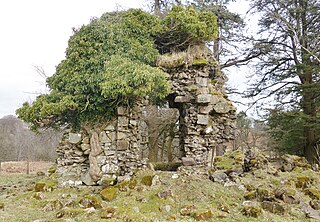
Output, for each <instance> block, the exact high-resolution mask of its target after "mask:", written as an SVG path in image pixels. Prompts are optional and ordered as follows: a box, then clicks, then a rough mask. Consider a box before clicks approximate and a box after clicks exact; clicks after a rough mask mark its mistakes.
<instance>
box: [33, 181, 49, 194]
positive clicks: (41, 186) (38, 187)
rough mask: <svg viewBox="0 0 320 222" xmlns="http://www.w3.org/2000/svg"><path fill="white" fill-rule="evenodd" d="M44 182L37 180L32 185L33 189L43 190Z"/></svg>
mask: <svg viewBox="0 0 320 222" xmlns="http://www.w3.org/2000/svg"><path fill="white" fill-rule="evenodd" d="M45 187H46V183H45V182H42V181H39V182H37V183H36V184H35V185H34V191H36V192H42V191H45Z"/></svg>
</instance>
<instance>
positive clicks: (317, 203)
mask: <svg viewBox="0 0 320 222" xmlns="http://www.w3.org/2000/svg"><path fill="white" fill-rule="evenodd" d="M310 206H311V207H312V208H313V209H315V210H320V200H311V201H310Z"/></svg>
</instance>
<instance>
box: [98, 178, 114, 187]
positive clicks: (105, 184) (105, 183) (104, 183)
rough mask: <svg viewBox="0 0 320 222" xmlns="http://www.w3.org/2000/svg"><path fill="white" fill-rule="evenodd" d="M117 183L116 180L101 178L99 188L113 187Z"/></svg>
mask: <svg viewBox="0 0 320 222" xmlns="http://www.w3.org/2000/svg"><path fill="white" fill-rule="evenodd" d="M116 183H117V179H116V178H109V177H107V178H103V179H102V180H101V186H103V187H109V186H114V185H115V184H116Z"/></svg>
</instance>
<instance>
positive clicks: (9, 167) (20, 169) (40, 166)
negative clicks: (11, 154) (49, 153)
mask: <svg viewBox="0 0 320 222" xmlns="http://www.w3.org/2000/svg"><path fill="white" fill-rule="evenodd" d="M52 164H53V162H45V161H30V162H28V161H10V162H0V172H1V173H27V172H28V165H29V173H30V174H36V173H37V172H44V173H45V172H47V170H48V169H49V167H50V166H51V165H52Z"/></svg>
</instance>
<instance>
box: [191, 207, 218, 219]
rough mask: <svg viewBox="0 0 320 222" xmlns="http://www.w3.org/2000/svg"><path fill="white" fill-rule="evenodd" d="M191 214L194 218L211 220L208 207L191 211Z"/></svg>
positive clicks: (211, 214) (210, 212)
mask: <svg viewBox="0 0 320 222" xmlns="http://www.w3.org/2000/svg"><path fill="white" fill-rule="evenodd" d="M191 216H192V217H193V218H194V219H196V220H211V219H212V218H213V213H212V211H211V210H210V209H204V210H197V211H195V212H193V213H192V215H191Z"/></svg>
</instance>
